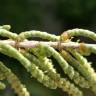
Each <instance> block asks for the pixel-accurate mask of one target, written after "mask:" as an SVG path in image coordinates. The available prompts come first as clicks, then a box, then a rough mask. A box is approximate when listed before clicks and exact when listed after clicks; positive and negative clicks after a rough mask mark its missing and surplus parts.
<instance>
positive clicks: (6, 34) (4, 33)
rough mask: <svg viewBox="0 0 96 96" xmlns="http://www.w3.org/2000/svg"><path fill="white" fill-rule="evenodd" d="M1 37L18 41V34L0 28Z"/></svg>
mask: <svg viewBox="0 0 96 96" xmlns="http://www.w3.org/2000/svg"><path fill="white" fill-rule="evenodd" d="M0 35H1V36H3V37H8V38H10V39H13V40H16V39H17V36H18V35H17V34H16V33H11V32H9V31H7V30H5V29H1V28H0Z"/></svg>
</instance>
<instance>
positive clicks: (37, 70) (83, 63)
mask: <svg viewBox="0 0 96 96" xmlns="http://www.w3.org/2000/svg"><path fill="white" fill-rule="evenodd" d="M9 29H10V26H9V25H4V26H0V35H1V36H3V37H7V38H9V39H8V40H10V39H11V40H13V41H15V42H16V45H15V47H13V46H11V45H9V44H5V43H3V42H0V52H1V53H2V54H4V55H7V56H9V57H12V58H14V59H16V60H18V61H19V62H20V63H21V64H22V66H24V68H25V69H26V72H29V73H30V75H31V77H34V78H35V79H36V80H37V81H38V82H40V83H42V84H43V85H44V86H46V87H48V88H50V89H56V88H61V89H62V90H63V91H66V92H67V93H68V94H69V96H84V93H83V90H82V89H83V88H85V89H90V90H92V91H93V92H94V93H96V92H95V90H96V73H95V71H94V69H93V68H92V66H91V65H90V62H88V61H87V59H86V58H85V57H84V56H83V54H81V51H82V53H83V52H84V50H87V51H86V54H87V53H90V54H91V53H95V54H96V46H95V45H94V46H91V47H90V46H87V45H86V46H85V45H84V44H83V46H82V44H80V46H79V47H78V48H76V49H75V48H67V49H66V48H65V49H62V50H56V49H55V48H53V47H51V46H48V45H44V44H40V43H39V44H38V45H37V46H35V48H18V46H17V45H18V43H19V42H21V41H23V40H27V39H28V38H30V37H39V38H41V39H45V40H49V41H52V42H53V41H57V42H58V41H59V38H60V40H62V42H66V41H67V40H68V39H70V37H72V36H85V37H89V38H91V39H93V40H95V41H96V34H95V33H93V32H91V31H87V30H84V29H73V30H69V31H66V34H67V35H66V34H62V35H61V36H56V35H51V34H48V33H47V32H40V31H27V32H22V33H20V34H19V35H18V34H15V33H12V32H10V31H9ZM81 33H82V34H81ZM66 36H67V37H66ZM67 42H68V43H70V42H71V40H68V41H67ZM58 45H59V46H58V48H59V47H61V46H60V45H61V44H58ZM90 54H88V55H90ZM52 58H54V59H55V60H56V62H57V64H59V66H60V67H61V69H62V71H63V76H62V75H61V74H60V73H59V72H58V71H57V69H56V68H55V67H54V66H55V64H54V62H53V60H52ZM0 80H2V81H3V80H7V81H8V82H9V83H10V84H11V86H12V88H13V89H14V91H15V92H16V93H17V94H18V96H30V95H29V92H28V91H27V89H26V87H25V86H24V85H22V84H21V81H20V80H19V78H18V77H17V76H16V75H15V74H14V73H13V72H12V71H11V69H10V68H8V67H7V66H6V65H4V64H3V63H2V62H0ZM6 86H7V85H6ZM4 88H5V85H4V84H3V83H2V82H1V81H0V89H4Z"/></svg>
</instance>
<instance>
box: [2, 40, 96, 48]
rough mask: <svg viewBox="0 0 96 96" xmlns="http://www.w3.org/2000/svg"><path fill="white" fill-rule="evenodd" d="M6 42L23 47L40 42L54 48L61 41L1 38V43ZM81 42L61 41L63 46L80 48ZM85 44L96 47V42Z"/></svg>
mask: <svg viewBox="0 0 96 96" xmlns="http://www.w3.org/2000/svg"><path fill="white" fill-rule="evenodd" d="M1 42H2V43H5V44H9V45H11V46H16V47H23V48H34V47H36V46H37V45H38V44H43V45H48V46H51V47H53V48H56V49H58V43H59V42H52V41H49V42H48V41H34V40H31V41H26V40H25V41H22V42H16V41H13V40H0V43H1ZM80 44H81V43H77V42H65V43H61V45H60V46H61V48H79V46H80ZM84 46H86V47H87V48H91V47H94V48H96V44H87V43H84Z"/></svg>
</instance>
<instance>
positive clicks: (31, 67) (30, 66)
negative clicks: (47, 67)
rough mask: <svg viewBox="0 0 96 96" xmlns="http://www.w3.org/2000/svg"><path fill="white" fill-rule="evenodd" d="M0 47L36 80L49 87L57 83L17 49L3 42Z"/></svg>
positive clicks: (55, 85) (53, 86)
mask: <svg viewBox="0 0 96 96" xmlns="http://www.w3.org/2000/svg"><path fill="white" fill-rule="evenodd" d="M0 47H1V48H2V50H5V51H6V53H7V54H6V53H5V55H8V54H9V55H8V56H11V57H13V58H15V59H17V60H18V61H20V63H21V64H22V65H23V66H24V67H25V68H26V69H27V71H28V72H30V73H31V74H32V76H33V77H35V78H37V80H38V81H39V82H41V83H43V84H44V85H45V86H46V87H49V88H51V89H56V88H57V84H56V83H55V82H54V80H52V79H51V78H49V77H48V76H47V75H45V74H44V73H43V71H42V70H40V69H39V68H38V67H37V66H36V65H35V64H34V63H32V62H30V61H29V60H28V59H27V58H25V57H24V56H23V55H22V54H21V53H20V52H19V51H18V50H16V49H15V48H13V47H12V46H10V45H5V44H3V43H0Z"/></svg>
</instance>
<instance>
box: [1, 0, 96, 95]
mask: <svg viewBox="0 0 96 96" xmlns="http://www.w3.org/2000/svg"><path fill="white" fill-rule="evenodd" d="M4 24H10V25H11V26H12V29H11V31H13V32H16V33H20V32H22V31H26V30H40V31H47V32H49V33H53V34H56V35H59V34H61V33H62V32H63V31H65V30H67V29H72V28H84V29H88V30H92V31H96V0H0V25H4ZM81 39H82V38H81ZM83 40H84V38H83ZM86 41H88V40H87V39H86ZM89 42H93V41H90V40H89ZM94 43H95V42H94ZM95 58H96V56H94V55H93V54H92V56H90V57H89V60H90V61H93V63H95ZM0 60H2V61H4V62H5V64H6V65H7V66H8V67H10V68H11V69H12V70H13V72H15V73H16V74H17V75H18V76H19V78H20V80H21V81H22V82H23V83H25V84H26V86H27V88H28V90H29V91H30V93H31V96H67V94H65V93H63V92H62V91H61V90H60V89H57V90H50V89H48V88H45V87H44V86H42V84H40V83H38V82H37V81H36V80H35V79H30V74H29V73H26V70H25V69H24V68H23V67H22V66H21V65H20V64H19V62H17V61H16V60H13V59H12V58H9V57H7V56H5V55H2V54H1V55H0ZM95 64H96V63H95ZM95 64H94V65H93V67H94V68H96V65H95ZM5 83H6V81H5ZM85 94H87V95H86V96H91V95H90V93H88V91H87V92H86V91H85ZM0 96H16V94H14V92H13V90H12V89H11V88H10V85H9V86H8V87H7V88H6V90H4V91H0ZM92 96H93V95H92Z"/></svg>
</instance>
